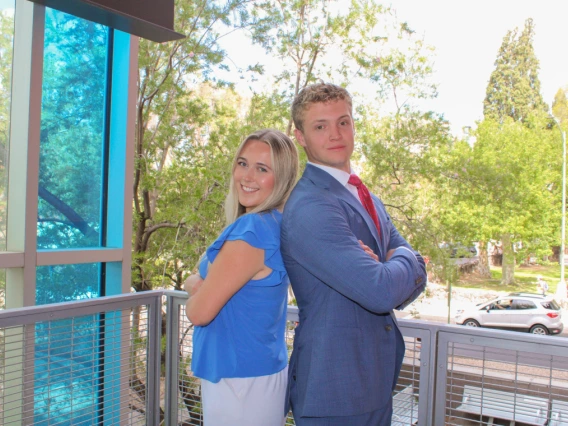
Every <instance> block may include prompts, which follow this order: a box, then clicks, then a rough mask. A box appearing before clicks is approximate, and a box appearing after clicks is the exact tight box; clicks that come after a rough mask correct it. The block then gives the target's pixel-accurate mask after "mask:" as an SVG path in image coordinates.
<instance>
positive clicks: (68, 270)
mask: <svg viewBox="0 0 568 426" xmlns="http://www.w3.org/2000/svg"><path fill="white" fill-rule="evenodd" d="M101 268H102V265H101V264H100V263H82V264H77V265H49V266H39V267H38V268H36V274H37V275H36V305H47V304H49V303H59V302H69V301H73V300H81V299H89V298H93V297H98V296H100V295H101V278H100V277H101V276H102V273H101Z"/></svg>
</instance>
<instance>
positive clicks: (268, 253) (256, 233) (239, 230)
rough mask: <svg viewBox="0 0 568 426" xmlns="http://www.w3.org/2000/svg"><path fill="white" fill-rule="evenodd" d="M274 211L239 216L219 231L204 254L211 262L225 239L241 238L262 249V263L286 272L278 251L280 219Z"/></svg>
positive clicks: (234, 239) (275, 269)
mask: <svg viewBox="0 0 568 426" xmlns="http://www.w3.org/2000/svg"><path fill="white" fill-rule="evenodd" d="M278 219H279V218H278V217H277V216H275V213H270V212H268V213H262V214H258V213H252V214H245V215H243V216H241V217H239V218H238V219H237V220H236V221H235V222H234V223H232V224H231V225H229V226H228V227H227V228H225V230H224V231H223V232H222V233H221V235H220V236H219V238H217V240H215V242H214V243H213V244H211V246H210V247H209V248H208V249H207V252H206V253H205V256H206V257H207V260H208V261H209V263H213V262H214V261H215V258H216V257H217V255H218V254H219V251H220V250H221V247H223V244H225V241H236V240H242V241H245V242H247V243H248V244H250V245H251V246H253V247H256V248H259V249H262V250H264V264H265V265H266V266H268V267H269V268H270V269H272V270H273V271H276V272H280V273H283V274H286V269H284V262H283V260H282V255H281V253H280V220H278Z"/></svg>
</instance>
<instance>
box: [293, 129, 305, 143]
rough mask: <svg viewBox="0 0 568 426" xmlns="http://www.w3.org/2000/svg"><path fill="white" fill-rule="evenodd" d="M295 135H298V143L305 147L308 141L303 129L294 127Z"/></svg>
mask: <svg viewBox="0 0 568 426" xmlns="http://www.w3.org/2000/svg"><path fill="white" fill-rule="evenodd" d="M294 136H296V140H297V141H298V143H299V144H300V145H301V146H303V147H304V148H305V147H306V141H305V140H304V134H303V133H302V131H301V130H299V129H294Z"/></svg>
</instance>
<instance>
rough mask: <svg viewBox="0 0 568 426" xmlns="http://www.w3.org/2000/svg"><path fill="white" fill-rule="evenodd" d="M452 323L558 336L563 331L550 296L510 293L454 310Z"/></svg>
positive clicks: (558, 312) (560, 318)
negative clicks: (471, 306) (454, 314)
mask: <svg viewBox="0 0 568 426" xmlns="http://www.w3.org/2000/svg"><path fill="white" fill-rule="evenodd" d="M455 319H456V324H460V325H465V326H469V327H494V328H503V329H511V330H517V331H528V332H530V333H533V334H559V333H561V332H562V330H563V329H564V325H563V324H562V311H561V309H560V306H559V305H558V303H556V301H555V300H554V299H553V298H552V297H551V296H543V295H541V294H533V293H510V294H509V295H507V296H500V297H498V298H496V299H493V300H490V301H489V302H484V303H480V304H478V305H477V306H475V307H474V308H471V309H466V310H462V309H460V310H458V312H457V314H456V317H455Z"/></svg>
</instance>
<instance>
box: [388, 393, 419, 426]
mask: <svg viewBox="0 0 568 426" xmlns="http://www.w3.org/2000/svg"><path fill="white" fill-rule="evenodd" d="M417 422H418V402H417V401H416V396H415V395H414V390H413V389H412V386H407V387H405V388H404V389H403V390H401V391H400V392H398V393H396V394H395V395H394V397H393V398H392V421H391V426H413V425H415V424H416V423H417Z"/></svg>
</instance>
